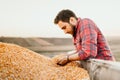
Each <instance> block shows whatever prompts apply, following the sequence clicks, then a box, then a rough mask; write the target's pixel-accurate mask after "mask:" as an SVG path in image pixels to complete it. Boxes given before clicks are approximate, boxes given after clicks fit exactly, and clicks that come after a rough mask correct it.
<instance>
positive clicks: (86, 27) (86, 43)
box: [73, 18, 113, 60]
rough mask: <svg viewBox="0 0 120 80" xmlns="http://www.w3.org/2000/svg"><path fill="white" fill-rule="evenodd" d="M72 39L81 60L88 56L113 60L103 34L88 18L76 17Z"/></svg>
mask: <svg viewBox="0 0 120 80" xmlns="http://www.w3.org/2000/svg"><path fill="white" fill-rule="evenodd" d="M73 41H74V45H75V47H76V49H77V52H78V53H79V57H80V59H81V60H87V59H90V58H96V59H104V60H113V55H112V53H111V50H110V48H109V47H108V44H107V42H106V40H105V38H104V36H103V34H102V33H101V31H100V30H99V28H98V27H97V26H96V24H95V23H94V22H93V21H92V20H90V19H87V18H85V19H80V18H78V23H77V25H76V28H75V32H74V35H73Z"/></svg>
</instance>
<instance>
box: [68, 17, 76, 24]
mask: <svg viewBox="0 0 120 80" xmlns="http://www.w3.org/2000/svg"><path fill="white" fill-rule="evenodd" d="M69 23H70V24H73V25H75V23H76V20H75V18H74V17H70V19H69Z"/></svg>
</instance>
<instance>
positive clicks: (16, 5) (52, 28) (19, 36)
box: [0, 0, 120, 61]
mask: <svg viewBox="0 0 120 80" xmlns="http://www.w3.org/2000/svg"><path fill="white" fill-rule="evenodd" d="M119 4H120V1H119V0H114V1H113V0H99V1H98V0H90V1H88V0H76V1H75V0H70V1H67V0H64V1H63V0H59V1H55V0H0V42H8V43H15V44H18V45H20V46H23V47H26V48H29V49H31V50H33V51H36V52H38V53H40V54H43V55H46V56H50V57H52V56H54V55H56V54H59V53H64V52H67V51H70V50H73V49H74V45H73V43H72V37H71V35H67V34H64V32H63V31H62V30H60V29H59V27H58V26H57V25H55V24H54V23H53V22H54V18H55V16H56V15H57V13H58V12H59V11H60V10H62V9H71V10H72V11H74V12H75V13H76V15H77V16H78V17H81V18H90V19H92V20H93V21H94V22H95V23H96V24H97V26H98V27H99V28H100V30H101V31H102V32H103V34H104V36H105V37H106V39H107V41H108V43H109V45H110V48H111V50H112V52H113V54H114V55H115V58H116V59H117V61H120V50H119V49H120V28H119V27H120V23H119V19H120V15H119V14H120V9H119V8H120V5H119Z"/></svg>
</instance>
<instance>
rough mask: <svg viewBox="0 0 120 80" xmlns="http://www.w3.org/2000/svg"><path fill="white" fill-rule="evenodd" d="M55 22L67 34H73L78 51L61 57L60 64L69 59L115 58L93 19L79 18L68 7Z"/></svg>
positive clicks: (59, 14) (58, 15)
mask: <svg viewBox="0 0 120 80" xmlns="http://www.w3.org/2000/svg"><path fill="white" fill-rule="evenodd" d="M54 23H55V24H57V25H58V26H59V27H60V28H61V29H62V30H63V31H64V33H65V34H71V35H72V36H73V42H74V45H75V47H76V52H73V54H68V55H65V56H63V57H61V58H60V59H59V60H58V64H60V65H64V64H66V63H68V62H69V61H77V60H88V59H90V58H94V59H103V60H114V57H113V55H112V53H111V50H110V48H109V47H108V44H107V42H106V40H105V38H104V36H103V34H102V32H101V31H100V30H99V28H98V27H97V25H96V24H95V23H94V22H93V21H92V20H90V19H87V18H84V19H81V18H78V17H77V16H76V15H75V14H74V12H73V11H71V10H69V9H66V10H62V11H60V12H59V13H58V14H57V16H56V18H55V19H54Z"/></svg>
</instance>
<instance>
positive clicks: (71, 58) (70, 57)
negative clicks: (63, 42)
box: [68, 53, 80, 61]
mask: <svg viewBox="0 0 120 80" xmlns="http://www.w3.org/2000/svg"><path fill="white" fill-rule="evenodd" d="M68 59H69V61H77V60H80V57H79V55H78V53H75V54H72V55H69V56H68Z"/></svg>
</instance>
